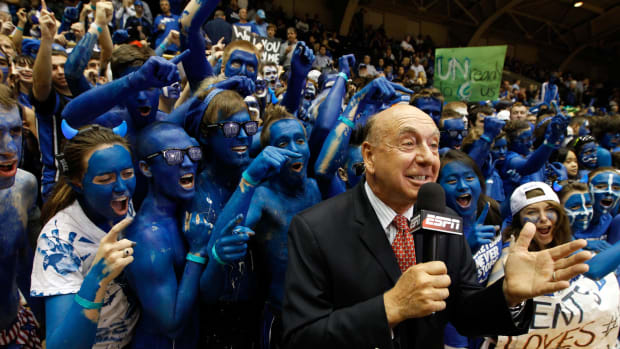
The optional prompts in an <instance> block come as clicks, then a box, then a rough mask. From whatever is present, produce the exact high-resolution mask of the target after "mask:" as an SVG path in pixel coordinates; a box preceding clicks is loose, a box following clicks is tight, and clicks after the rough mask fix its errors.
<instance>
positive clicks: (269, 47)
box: [232, 25, 282, 64]
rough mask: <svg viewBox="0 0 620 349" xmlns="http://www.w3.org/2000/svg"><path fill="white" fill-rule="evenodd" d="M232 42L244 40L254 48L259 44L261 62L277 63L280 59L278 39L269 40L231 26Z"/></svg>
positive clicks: (244, 29) (245, 29)
mask: <svg viewBox="0 0 620 349" xmlns="http://www.w3.org/2000/svg"><path fill="white" fill-rule="evenodd" d="M232 27H233V40H245V41H249V42H251V43H252V44H253V45H254V46H258V45H259V44H261V45H262V46H263V55H262V57H261V61H263V62H273V63H276V64H277V63H278V61H279V59H280V45H282V42H281V41H280V40H278V39H270V38H266V37H263V36H258V35H256V34H254V33H252V32H250V31H249V30H247V28H244V27H239V26H236V25H233V26H232Z"/></svg>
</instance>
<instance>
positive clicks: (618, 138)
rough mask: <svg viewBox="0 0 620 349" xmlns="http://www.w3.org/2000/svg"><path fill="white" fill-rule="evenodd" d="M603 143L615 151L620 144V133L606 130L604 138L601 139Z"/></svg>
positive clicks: (606, 147)
mask: <svg viewBox="0 0 620 349" xmlns="http://www.w3.org/2000/svg"><path fill="white" fill-rule="evenodd" d="M600 142H601V145H602V146H603V147H605V149H607V150H609V151H613V150H614V149H615V148H616V147H617V146H618V145H620V133H609V132H605V135H603V139H601V140H600Z"/></svg>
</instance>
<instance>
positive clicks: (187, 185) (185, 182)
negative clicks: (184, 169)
mask: <svg viewBox="0 0 620 349" xmlns="http://www.w3.org/2000/svg"><path fill="white" fill-rule="evenodd" d="M179 184H181V186H182V187H183V189H187V190H190V189H193V188H194V175H193V174H191V173H188V174H185V175H183V176H182V177H181V179H179Z"/></svg>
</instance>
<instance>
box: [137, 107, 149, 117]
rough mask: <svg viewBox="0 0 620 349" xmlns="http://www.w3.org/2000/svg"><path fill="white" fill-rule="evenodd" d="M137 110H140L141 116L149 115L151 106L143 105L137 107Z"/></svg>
mask: <svg viewBox="0 0 620 349" xmlns="http://www.w3.org/2000/svg"><path fill="white" fill-rule="evenodd" d="M138 111H139V112H140V115H141V116H145V117H146V116H149V115H151V107H149V106H144V107H139V108H138Z"/></svg>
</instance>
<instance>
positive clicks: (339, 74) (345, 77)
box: [338, 72, 349, 82]
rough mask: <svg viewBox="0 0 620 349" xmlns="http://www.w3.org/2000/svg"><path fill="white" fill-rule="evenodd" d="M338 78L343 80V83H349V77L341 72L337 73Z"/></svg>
mask: <svg viewBox="0 0 620 349" xmlns="http://www.w3.org/2000/svg"><path fill="white" fill-rule="evenodd" d="M338 76H340V77H341V78H343V79H344V81H345V82H347V81H349V77H348V76H347V74H345V73H343V72H339V73H338Z"/></svg>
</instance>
